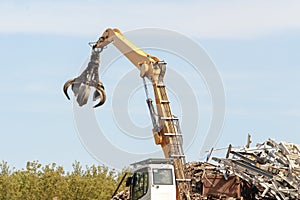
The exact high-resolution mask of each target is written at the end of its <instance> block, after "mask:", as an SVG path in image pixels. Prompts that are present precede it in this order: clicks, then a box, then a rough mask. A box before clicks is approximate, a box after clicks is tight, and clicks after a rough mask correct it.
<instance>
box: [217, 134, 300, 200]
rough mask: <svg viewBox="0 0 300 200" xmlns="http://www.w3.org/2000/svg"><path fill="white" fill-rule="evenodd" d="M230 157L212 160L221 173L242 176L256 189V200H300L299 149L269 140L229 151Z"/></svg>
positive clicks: (290, 144) (289, 144) (295, 146)
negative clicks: (254, 145) (251, 146)
mask: <svg viewBox="0 0 300 200" xmlns="http://www.w3.org/2000/svg"><path fill="white" fill-rule="evenodd" d="M229 155H230V156H231V157H229V156H228V157H227V158H215V157H214V158H212V159H213V160H214V161H217V162H218V163H219V167H220V169H219V170H220V171H223V172H226V173H229V174H231V175H235V176H238V177H240V179H241V180H244V181H246V182H247V183H249V184H251V185H252V186H253V187H255V188H256V189H257V191H256V193H255V199H277V200H285V199H299V198H300V194H299V188H300V146H299V145H297V144H293V143H288V142H280V143H277V142H275V141H274V140H271V139H269V140H267V141H265V142H263V143H262V144H258V145H257V146H256V147H254V148H250V147H249V146H248V145H246V146H245V147H244V148H240V149H238V150H235V151H233V150H230V151H229Z"/></svg>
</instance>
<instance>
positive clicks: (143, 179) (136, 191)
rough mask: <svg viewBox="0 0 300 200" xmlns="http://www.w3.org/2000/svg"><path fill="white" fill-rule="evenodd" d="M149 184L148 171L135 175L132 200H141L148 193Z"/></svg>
mask: <svg viewBox="0 0 300 200" xmlns="http://www.w3.org/2000/svg"><path fill="white" fill-rule="evenodd" d="M148 182H149V181H148V172H147V170H144V171H138V172H136V173H134V175H133V184H132V200H137V199H140V198H141V197H142V196H144V195H145V194H146V193H147V191H148Z"/></svg>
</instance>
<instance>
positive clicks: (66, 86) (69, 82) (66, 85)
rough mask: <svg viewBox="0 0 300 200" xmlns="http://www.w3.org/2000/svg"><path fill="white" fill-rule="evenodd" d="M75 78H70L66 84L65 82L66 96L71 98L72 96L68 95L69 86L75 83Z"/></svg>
mask: <svg viewBox="0 0 300 200" xmlns="http://www.w3.org/2000/svg"><path fill="white" fill-rule="evenodd" d="M74 81H75V79H70V80H68V81H67V82H66V83H65V84H64V88H63V91H64V93H65V95H66V97H67V98H68V99H69V100H70V97H69V95H68V88H69V86H70V85H72V84H73V83H74Z"/></svg>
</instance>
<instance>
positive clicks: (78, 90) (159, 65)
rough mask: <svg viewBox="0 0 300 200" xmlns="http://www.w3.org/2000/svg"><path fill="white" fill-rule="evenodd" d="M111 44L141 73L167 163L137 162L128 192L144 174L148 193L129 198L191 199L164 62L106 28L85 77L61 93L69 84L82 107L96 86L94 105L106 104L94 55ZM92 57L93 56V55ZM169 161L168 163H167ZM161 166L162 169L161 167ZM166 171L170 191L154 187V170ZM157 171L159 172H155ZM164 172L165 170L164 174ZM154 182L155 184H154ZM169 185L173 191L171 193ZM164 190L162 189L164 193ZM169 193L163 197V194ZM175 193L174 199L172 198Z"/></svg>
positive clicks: (178, 127)
mask: <svg viewBox="0 0 300 200" xmlns="http://www.w3.org/2000/svg"><path fill="white" fill-rule="evenodd" d="M110 43H112V44H113V45H114V46H115V47H116V48H117V49H118V50H119V51H120V52H121V53H122V54H123V55H124V56H126V58H128V60H129V61H130V62H131V63H132V64H133V65H134V66H135V67H136V68H137V69H138V70H139V71H140V77H141V78H143V81H144V86H145V91H146V96H147V104H148V108H149V112H150V117H151V121H152V124H153V129H152V132H153V137H154V141H155V144H157V145H160V146H161V148H162V150H163V153H164V156H165V158H166V159H168V160H169V162H168V163H166V161H163V162H161V163H160V162H159V161H158V160H156V161H157V162H156V163H155V164H153V163H152V164H151V163H147V162H145V161H143V162H140V165H141V164H143V165H144V167H140V168H138V169H137V171H136V172H135V173H134V174H133V178H132V179H131V181H132V182H131V188H132V189H131V190H132V192H134V187H135V184H137V182H136V181H137V179H135V177H136V176H138V174H139V173H140V172H141V171H140V170H142V172H143V173H147V174H148V175H147V176H148V180H149V181H152V182H151V183H150V184H149V185H147V187H149V189H148V190H147V194H145V195H143V196H142V197H141V198H136V197H135V196H134V193H133V195H131V199H141V200H144V199H153V200H154V199H164V200H166V199H170V200H171V199H176V200H183V199H187V200H189V199H190V195H189V179H186V177H185V174H184V164H185V155H184V152H183V147H182V133H181V129H180V124H179V119H178V118H177V117H176V116H174V115H173V114H172V111H171V107H170V102H169V99H168V95H167V89H166V86H165V84H164V75H165V72H166V63H165V62H164V61H161V60H160V59H158V58H157V57H155V56H152V55H149V54H148V53H146V52H144V51H143V50H142V49H140V48H138V47H137V46H136V45H134V44H133V43H132V42H130V41H129V40H128V39H127V38H126V37H125V36H124V35H123V34H122V33H121V31H120V30H118V29H110V28H109V29H107V30H106V31H105V32H104V33H103V34H102V36H101V37H100V38H99V39H98V41H97V42H96V43H94V44H93V45H92V57H91V61H90V63H89V65H88V67H89V66H90V68H89V70H88V72H85V73H84V75H80V76H79V77H78V78H75V79H71V80H69V81H67V82H66V84H65V85H64V92H65V94H66V95H67V97H68V94H67V89H68V87H69V86H70V85H72V90H73V92H74V95H75V96H77V102H78V103H79V105H80V106H81V105H84V104H86V102H87V99H88V96H89V93H90V88H89V87H90V86H92V87H95V89H96V91H95V93H94V100H95V99H100V102H99V103H98V104H97V105H96V106H95V107H97V106H100V105H102V104H103V103H104V102H105V96H106V95H105V92H104V86H103V84H102V82H101V81H99V78H98V75H97V74H95V73H97V72H98V70H97V69H96V68H97V64H98V67H99V62H100V58H98V57H97V56H95V55H94V54H97V53H98V54H100V53H101V52H102V50H103V49H104V48H105V47H106V46H107V45H109V44H110ZM93 55H94V56H93ZM147 80H148V81H150V82H151V85H152V89H153V93H154V96H155V105H156V106H155V107H154V106H153V100H152V99H151V98H150V97H149V95H148V88H147V84H146V81H147ZM170 161H171V163H170ZM162 166H163V167H162ZM160 168H161V169H164V168H168V169H170V170H171V173H170V174H171V175H173V173H174V175H173V177H174V182H172V183H173V184H171V185H169V186H168V187H170V188H169V189H167V188H168V187H167V186H166V185H156V184H155V183H154V182H155V180H154V179H153V176H154V175H153V173H154V171H157V170H158V169H160ZM158 171H159V170H158ZM166 172H167V171H166ZM153 181H154V182H153ZM152 186H155V187H156V186H157V187H158V188H159V189H155V187H154V188H152ZM172 186H173V187H174V188H175V189H176V190H175V191H173V190H172V189H171V188H172ZM163 188H165V190H163ZM166 191H167V192H169V195H166V194H165V192H166ZM173 193H174V194H176V195H175V196H174V195H173ZM159 194H161V195H166V196H168V198H167V197H166V198H165V197H161V198H157V197H158V196H157V195H159Z"/></svg>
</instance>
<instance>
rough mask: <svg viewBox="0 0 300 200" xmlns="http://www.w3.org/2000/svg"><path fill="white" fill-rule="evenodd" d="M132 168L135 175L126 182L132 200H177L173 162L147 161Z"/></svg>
mask: <svg viewBox="0 0 300 200" xmlns="http://www.w3.org/2000/svg"><path fill="white" fill-rule="evenodd" d="M132 166H133V167H134V173H133V175H132V176H131V177H129V178H128V179H127V181H126V185H127V186H130V200H138V199H139V200H151V199H152V200H155V199H163V200H176V182H175V175H174V167H173V164H172V160H170V159H147V160H144V161H141V162H137V163H133V164H132Z"/></svg>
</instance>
